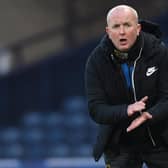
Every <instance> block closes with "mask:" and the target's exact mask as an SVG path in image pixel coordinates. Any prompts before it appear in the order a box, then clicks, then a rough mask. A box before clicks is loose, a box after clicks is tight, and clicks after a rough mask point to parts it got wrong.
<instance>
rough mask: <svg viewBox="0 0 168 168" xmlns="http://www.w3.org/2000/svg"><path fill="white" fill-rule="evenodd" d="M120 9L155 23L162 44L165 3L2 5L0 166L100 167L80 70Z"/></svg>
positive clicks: (35, 1)
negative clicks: (109, 16)
mask: <svg viewBox="0 0 168 168" xmlns="http://www.w3.org/2000/svg"><path fill="white" fill-rule="evenodd" d="M119 4H128V5H131V6H133V7H134V8H135V9H136V10H137V11H138V13H139V15H140V19H149V20H151V21H155V22H157V23H158V24H159V25H160V27H161V30H162V32H163V41H164V42H165V43H166V45H167V44H168V31H167V30H168V11H167V9H168V3H167V1H166V0H160V1H145V0H141V1H133V0H123V1H120V0H113V1H111V0H104V1H102V0H92V1H90V0H55V1H53V0H47V1H46V0H40V1H39V0H15V1H13V0H1V1H0V168H1V167H2V168H7V167H8V168H23V167H24V168H62V167H64V168H66V167H67V168H80V167H81V166H82V168H96V167H99V168H103V162H102V161H101V160H100V162H99V163H98V164H97V163H95V162H94V160H93V158H92V156H91V155H92V145H93V143H94V140H95V138H96V126H97V125H96V124H95V123H93V121H91V120H90V118H89V115H88V110H87V103H86V97H85V89H84V68H85V63H86V59H87V58H88V56H89V54H90V52H91V51H92V49H93V48H94V47H95V46H96V45H97V43H98V41H99V40H100V39H101V37H102V36H103V34H104V33H105V26H106V14H107V12H108V10H109V9H110V8H112V7H113V6H115V5H119Z"/></svg>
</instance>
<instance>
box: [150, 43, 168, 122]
mask: <svg viewBox="0 0 168 168" xmlns="http://www.w3.org/2000/svg"><path fill="white" fill-rule="evenodd" d="M162 47H163V48H162V49H163V51H164V54H162V55H161V58H159V59H160V66H159V71H160V73H159V75H160V76H159V82H158V96H157V97H158V100H157V102H156V104H155V105H154V106H152V107H151V108H150V109H148V112H149V113H150V114H151V115H152V116H153V118H152V120H151V122H149V124H150V125H153V124H156V123H158V122H162V121H165V120H166V122H167V119H168V74H167V73H168V50H167V48H166V47H164V46H162ZM160 53H163V52H160Z"/></svg>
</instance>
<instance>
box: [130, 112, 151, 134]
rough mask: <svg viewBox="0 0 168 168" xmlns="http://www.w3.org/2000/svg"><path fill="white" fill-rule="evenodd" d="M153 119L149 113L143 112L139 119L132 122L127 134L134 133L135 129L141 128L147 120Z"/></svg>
mask: <svg viewBox="0 0 168 168" xmlns="http://www.w3.org/2000/svg"><path fill="white" fill-rule="evenodd" d="M149 119H152V115H151V114H149V113H148V112H143V113H142V114H141V115H140V116H139V117H137V118H136V119H135V120H133V121H132V122H131V124H130V125H129V127H128V128H127V132H130V131H132V130H133V129H135V128H137V127H139V126H140V125H141V124H143V123H144V122H145V121H146V120H149Z"/></svg>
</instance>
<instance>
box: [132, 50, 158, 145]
mask: <svg viewBox="0 0 168 168" xmlns="http://www.w3.org/2000/svg"><path fill="white" fill-rule="evenodd" d="M141 53H142V48H141V49H140V52H139V56H138V57H137V59H136V60H135V61H134V65H133V70H132V88H133V95H134V100H135V101H137V97H136V89H135V83H134V73H135V67H136V63H137V61H138V60H139V58H140V56H141ZM139 113H140V114H142V111H139ZM147 132H148V135H149V138H150V140H151V142H152V145H153V146H156V143H155V140H154V138H153V136H152V133H151V130H150V127H149V126H148V125H147Z"/></svg>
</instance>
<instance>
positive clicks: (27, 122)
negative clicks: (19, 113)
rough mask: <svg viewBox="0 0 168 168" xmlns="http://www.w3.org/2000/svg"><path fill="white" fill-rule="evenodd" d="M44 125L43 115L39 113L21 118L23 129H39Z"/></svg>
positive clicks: (31, 113)
mask: <svg viewBox="0 0 168 168" xmlns="http://www.w3.org/2000/svg"><path fill="white" fill-rule="evenodd" d="M43 123H44V114H43V113H41V112H29V113H26V114H25V115H24V116H23V117H22V118H21V124H22V125H23V126H24V127H41V126H43Z"/></svg>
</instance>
